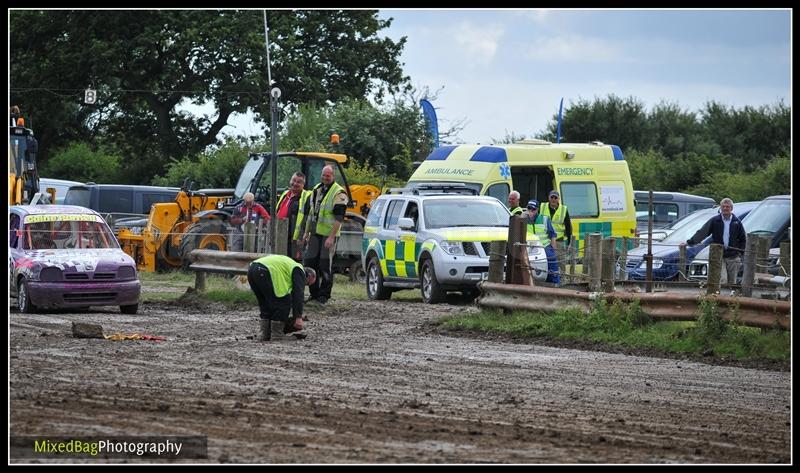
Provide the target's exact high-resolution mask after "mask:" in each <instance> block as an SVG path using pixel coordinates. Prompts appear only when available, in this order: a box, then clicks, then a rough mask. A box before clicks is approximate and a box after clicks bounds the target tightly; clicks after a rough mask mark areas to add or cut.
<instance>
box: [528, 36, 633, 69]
mask: <svg viewBox="0 0 800 473" xmlns="http://www.w3.org/2000/svg"><path fill="white" fill-rule="evenodd" d="M525 57H526V58H528V59H535V60H537V61H548V62H583V63H587V62H609V61H615V62H628V61H630V59H628V57H627V56H626V55H625V53H624V47H622V45H621V44H618V43H617V42H615V41H608V40H603V39H599V38H586V37H581V36H576V35H571V36H555V37H547V38H537V39H535V40H534V41H533V44H531V45H529V46H527V47H526V50H525Z"/></svg>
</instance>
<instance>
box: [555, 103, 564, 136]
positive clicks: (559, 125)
mask: <svg viewBox="0 0 800 473" xmlns="http://www.w3.org/2000/svg"><path fill="white" fill-rule="evenodd" d="M563 109H564V97H561V104H560V105H559V106H558V127H557V128H556V144H558V143H561V111H562V110H563Z"/></svg>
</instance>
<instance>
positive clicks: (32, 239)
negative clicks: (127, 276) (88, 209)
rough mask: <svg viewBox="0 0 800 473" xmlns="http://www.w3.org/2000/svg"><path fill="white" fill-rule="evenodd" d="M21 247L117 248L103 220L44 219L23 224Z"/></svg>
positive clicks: (57, 248)
mask: <svg viewBox="0 0 800 473" xmlns="http://www.w3.org/2000/svg"><path fill="white" fill-rule="evenodd" d="M24 237H25V239H24V243H23V249H26V250H62V249H103V248H119V244H118V243H117V240H116V238H114V235H113V234H112V233H111V232H110V231H109V229H108V227H107V226H106V225H105V223H104V222H96V221H95V222H91V221H46V222H32V223H28V224H27V225H26V226H25V230H24Z"/></svg>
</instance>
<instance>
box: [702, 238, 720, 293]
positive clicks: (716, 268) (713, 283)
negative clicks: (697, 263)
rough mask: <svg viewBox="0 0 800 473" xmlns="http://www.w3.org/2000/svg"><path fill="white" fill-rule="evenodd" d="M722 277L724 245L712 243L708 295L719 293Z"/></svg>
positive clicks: (709, 258) (709, 252)
mask: <svg viewBox="0 0 800 473" xmlns="http://www.w3.org/2000/svg"><path fill="white" fill-rule="evenodd" d="M720 276H722V245H720V244H719V243H712V244H711V245H710V249H709V251H708V276H707V277H708V279H707V282H708V287H707V289H706V294H716V293H719V278H720Z"/></svg>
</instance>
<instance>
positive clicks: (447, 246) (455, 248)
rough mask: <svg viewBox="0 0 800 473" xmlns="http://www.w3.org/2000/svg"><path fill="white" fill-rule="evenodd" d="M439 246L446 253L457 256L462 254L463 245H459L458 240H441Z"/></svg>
mask: <svg viewBox="0 0 800 473" xmlns="http://www.w3.org/2000/svg"><path fill="white" fill-rule="evenodd" d="M439 246H441V247H442V249H443V250H444V252H445V253H447V254H448V255H453V256H457V255H463V254H464V247H463V246H462V245H461V242H460V241H443V242H441V243H440V244H439Z"/></svg>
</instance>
